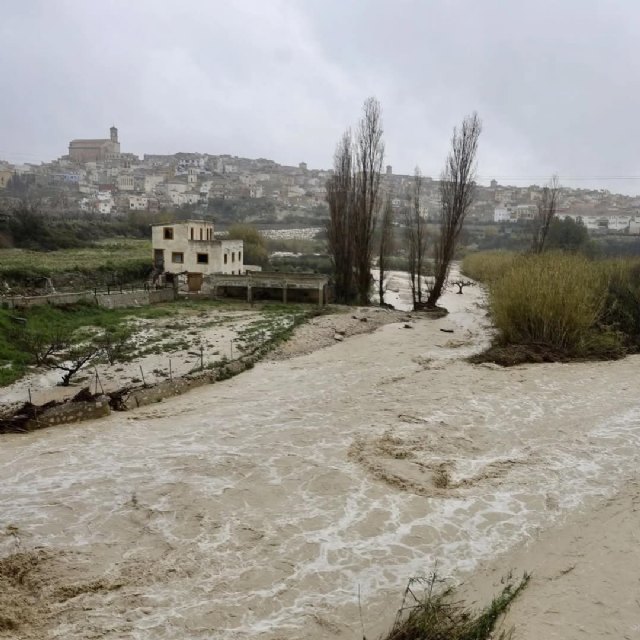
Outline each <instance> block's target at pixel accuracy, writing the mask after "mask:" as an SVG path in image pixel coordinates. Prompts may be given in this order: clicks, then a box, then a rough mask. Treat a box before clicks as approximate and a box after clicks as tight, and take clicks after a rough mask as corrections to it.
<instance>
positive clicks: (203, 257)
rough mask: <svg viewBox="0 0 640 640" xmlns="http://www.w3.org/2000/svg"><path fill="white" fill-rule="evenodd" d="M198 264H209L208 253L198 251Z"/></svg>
mask: <svg viewBox="0 0 640 640" xmlns="http://www.w3.org/2000/svg"><path fill="white" fill-rule="evenodd" d="M198 264H209V254H208V253H199V254H198Z"/></svg>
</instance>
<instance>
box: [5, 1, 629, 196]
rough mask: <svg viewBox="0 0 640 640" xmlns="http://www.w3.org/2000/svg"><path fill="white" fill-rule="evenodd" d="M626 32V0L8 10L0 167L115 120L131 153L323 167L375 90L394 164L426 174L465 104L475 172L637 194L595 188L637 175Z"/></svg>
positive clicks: (435, 167) (49, 153)
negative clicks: (477, 134)
mask: <svg viewBox="0 0 640 640" xmlns="http://www.w3.org/2000/svg"><path fill="white" fill-rule="evenodd" d="M637 33H640V5H637V3H636V2H634V0H626V1H624V0H619V1H618V2H606V1H604V0H601V1H596V0H565V1H564V2H562V3H557V2H556V3H552V2H550V1H538V2H532V1H530V0H519V1H518V2H499V1H498V0H484V1H483V2H476V1H472V0H469V1H462V0H460V1H451V2H445V1H444V0H441V1H434V2H418V1H415V2H414V1H408V0H407V1H404V2H396V3H389V2H386V1H382V0H366V1H365V0H360V1H353V2H344V1H338V0H330V1H323V2H294V1H293V0H291V1H288V0H279V1H275V2H261V1H259V0H256V1H254V2H250V1H246V2H233V3H229V2H196V1H194V0H193V1H191V2H188V3H182V4H180V5H179V4H178V3H175V2H166V1H161V0H154V1H151V0H138V1H137V2H125V1H124V0H112V1H110V2H103V3H97V2H85V1H81V0H66V1H65V0H56V1H53V2H52V1H35V0H32V1H18V0H9V1H5V2H4V3H3V22H2V23H1V24H0V62H2V67H3V70H4V77H3V80H2V98H1V99H0V158H2V157H4V158H7V159H13V160H26V161H39V160H49V159H52V158H54V157H57V156H59V155H61V154H63V153H64V152H65V149H66V145H67V143H68V141H69V139H71V138H74V137H84V136H87V137H88V136H100V135H106V130H107V128H108V127H109V126H110V125H111V124H112V123H115V124H117V125H118V127H119V128H120V137H121V140H122V143H123V149H125V150H129V151H133V152H135V153H144V152H156V153H163V152H166V153H172V152H176V151H180V150H185V151H186V150H188V151H203V152H205V151H206V152H209V153H231V154H237V155H245V156H250V157H257V156H263V157H270V158H273V159H275V160H277V161H279V162H283V163H297V162H299V161H301V160H306V161H307V162H308V163H309V164H310V166H315V167H321V166H325V167H326V166H328V165H329V164H330V162H331V157H332V154H333V149H334V145H335V143H336V141H337V139H338V137H339V136H340V134H341V132H342V131H343V130H344V129H345V128H346V127H347V126H348V125H350V124H353V123H355V121H356V120H357V118H358V116H359V112H360V107H361V104H362V102H363V100H364V99H365V98H366V97H367V96H368V95H376V96H377V97H378V98H379V100H380V101H381V103H382V106H383V112H384V123H385V138H386V147H387V154H388V157H387V161H388V162H389V163H390V164H393V166H394V170H396V171H402V172H410V171H411V170H412V168H413V166H414V165H415V164H416V163H419V164H420V165H421V166H422V167H423V170H424V173H426V174H431V175H434V174H437V173H438V171H439V169H440V166H441V164H442V160H443V158H444V154H445V153H446V149H447V144H448V140H449V137H450V134H451V129H452V127H453V126H454V125H455V124H456V123H457V122H459V121H460V120H461V118H462V117H463V116H464V115H465V114H466V113H469V112H470V111H472V110H477V111H478V112H479V114H480V116H481V117H482V119H483V122H484V132H483V135H482V138H481V146H480V154H479V173H480V174H481V176H482V177H483V178H486V179H489V178H491V177H492V176H498V177H499V178H500V179H501V181H503V182H514V181H515V180H509V179H507V178H515V177H521V178H522V182H524V183H528V182H531V181H537V182H540V181H542V180H543V179H544V177H545V176H547V175H549V174H551V173H552V172H554V171H557V172H559V173H560V175H561V177H562V176H566V177H577V178H586V177H594V178H598V179H593V180H589V181H587V180H581V181H577V182H575V183H574V184H576V185H578V186H579V185H582V184H584V185H585V186H595V187H598V188H608V189H611V190H613V191H618V190H619V191H624V192H640V180H638V181H632V180H605V179H604V178H605V177H607V176H608V177H611V176H635V175H640V161H639V160H638V153H637V151H636V144H637V143H636V140H637V139H638V137H639V136H638V133H639V131H638V127H639V125H638V121H637V118H636V113H637V112H638V111H639V108H640V87H638V78H640V73H639V71H640V69H639V66H640V57H639V56H638V55H637V53H636V51H637Z"/></svg>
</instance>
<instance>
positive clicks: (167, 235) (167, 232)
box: [164, 227, 173, 240]
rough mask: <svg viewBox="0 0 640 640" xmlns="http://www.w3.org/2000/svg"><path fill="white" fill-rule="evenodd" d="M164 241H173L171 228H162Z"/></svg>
mask: <svg viewBox="0 0 640 640" xmlns="http://www.w3.org/2000/svg"><path fill="white" fill-rule="evenodd" d="M164 239H165V240H173V227H165V228H164Z"/></svg>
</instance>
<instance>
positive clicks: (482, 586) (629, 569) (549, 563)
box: [464, 478, 640, 640]
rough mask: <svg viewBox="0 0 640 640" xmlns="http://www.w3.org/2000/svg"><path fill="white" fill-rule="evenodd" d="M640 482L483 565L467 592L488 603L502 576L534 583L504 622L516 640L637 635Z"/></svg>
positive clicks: (639, 616)
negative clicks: (527, 576) (524, 577)
mask: <svg viewBox="0 0 640 640" xmlns="http://www.w3.org/2000/svg"><path fill="white" fill-rule="evenodd" d="M639 548H640V482H639V481H638V479H637V478H633V479H630V480H629V481H628V482H626V483H625V484H624V486H623V487H622V488H621V490H620V491H619V492H618V493H616V494H615V495H614V496H612V497H610V498H608V499H606V500H603V501H602V502H600V503H599V504H597V505H594V506H593V507H592V508H590V509H587V510H580V511H579V512H577V513H575V514H573V515H571V516H569V517H567V519H566V521H565V522H564V523H563V524H561V525H560V526H557V527H554V528H552V529H550V530H547V531H542V532H540V533H539V534H538V535H535V536H533V537H532V539H531V540H529V541H527V542H526V543H525V544H522V545H519V546H518V547H517V548H516V549H514V550H510V551H508V552H506V553H504V554H502V555H500V556H499V557H498V558H497V559H494V560H493V561H491V562H490V563H486V564H484V565H483V566H481V567H480V568H479V569H478V570H477V571H476V572H475V573H474V575H473V576H472V577H471V578H470V580H469V581H468V583H467V584H466V586H465V588H464V594H465V595H466V597H467V598H469V599H471V600H474V601H478V602H486V601H487V599H488V598H490V597H491V594H492V593H496V592H499V590H500V581H501V578H502V577H503V576H505V575H506V574H507V572H509V571H512V572H513V573H514V574H521V573H523V572H525V571H527V572H531V573H532V574H533V575H532V580H531V581H530V583H529V586H528V587H527V589H526V590H525V591H524V592H523V594H522V595H521V596H520V597H519V598H518V599H517V600H516V601H515V603H514V604H513V605H512V607H511V609H510V611H509V612H508V614H507V616H506V618H505V619H504V621H503V622H502V628H503V629H505V630H506V629H510V628H513V629H514V631H515V635H514V638H517V639H518V640H539V639H540V638H545V640H546V639H548V640H580V639H581V638H593V639H600V638H602V639H604V638H630V639H635V638H640V552H639V551H638V549H639Z"/></svg>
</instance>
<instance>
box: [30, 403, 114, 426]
mask: <svg viewBox="0 0 640 640" xmlns="http://www.w3.org/2000/svg"><path fill="white" fill-rule="evenodd" d="M110 413H111V407H110V406H109V397H108V396H99V397H97V398H96V399H95V400H92V401H90V402H65V403H64V404H59V405H57V406H55V407H51V408H49V409H45V410H44V411H43V412H42V413H41V414H40V415H39V416H38V417H37V418H34V419H32V420H29V421H28V422H27V424H26V428H27V430H29V431H32V430H34V429H43V428H44V427H52V426H54V425H56V424H64V423H67V422H82V421H83V420H93V419H94V418H102V417H103V416H108V415H109V414H110Z"/></svg>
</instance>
